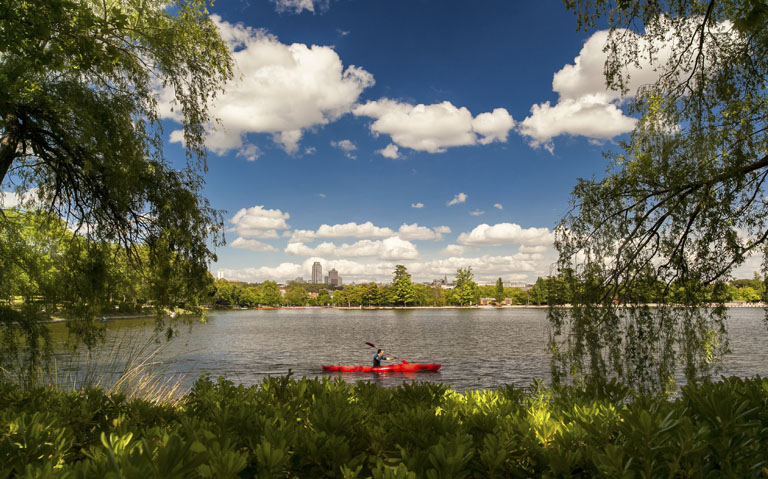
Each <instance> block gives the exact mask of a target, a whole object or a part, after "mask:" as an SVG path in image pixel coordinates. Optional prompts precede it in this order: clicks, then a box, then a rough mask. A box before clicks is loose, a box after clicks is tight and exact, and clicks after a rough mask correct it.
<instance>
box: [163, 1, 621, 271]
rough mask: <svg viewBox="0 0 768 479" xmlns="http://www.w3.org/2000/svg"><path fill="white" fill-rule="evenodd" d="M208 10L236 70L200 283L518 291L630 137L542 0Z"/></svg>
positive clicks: (220, 108) (212, 174) (216, 163)
mask: <svg viewBox="0 0 768 479" xmlns="http://www.w3.org/2000/svg"><path fill="white" fill-rule="evenodd" d="M212 13H213V14H214V15H215V19H216V21H217V23H218V24H219V27H220V29H221V31H222V33H223V35H224V36H225V38H226V39H227V40H228V41H229V42H230V45H231V46H232V50H233V52H234V57H235V60H236V62H237V66H238V72H237V76H238V78H237V79H236V81H234V82H233V83H232V84H230V85H228V87H227V93H226V94H225V95H224V96H223V97H222V98H220V99H219V100H218V101H217V102H216V103H215V104H214V106H213V113H214V115H216V116H217V117H218V118H219V119H220V121H221V122H220V124H218V125H216V126H215V129H216V131H215V132H213V133H212V134H211V136H210V137H209V141H208V146H209V148H210V150H211V154H210V158H209V163H208V164H209V173H208V174H207V176H206V181H207V186H206V189H205V194H206V196H207V197H208V198H209V199H210V201H211V203H212V205H213V206H214V207H215V208H218V209H222V210H226V213H225V220H226V222H227V225H226V227H227V233H226V236H227V242H228V244H227V246H225V247H222V248H220V249H219V250H218V256H219V261H218V262H217V263H215V264H213V265H212V266H211V269H212V271H213V272H214V274H218V273H219V272H221V273H222V274H223V276H224V277H226V278H229V279H236V280H246V281H263V280H267V279H269V280H277V281H279V282H284V281H287V280H290V279H293V278H295V277H298V276H301V277H304V278H305V279H306V278H309V277H311V264H312V263H313V262H314V261H320V262H321V263H322V264H323V267H324V271H327V270H329V269H330V268H332V267H335V268H336V269H337V270H338V271H339V273H340V275H341V276H342V277H343V278H344V282H345V283H351V282H361V281H371V280H375V281H387V280H389V279H390V278H391V275H392V271H393V269H394V265H396V264H405V265H406V266H407V267H408V269H409V271H411V273H412V274H413V277H414V279H415V280H418V281H428V280H431V279H433V278H437V277H442V276H444V275H447V276H448V277H449V278H450V277H453V276H454V274H455V272H456V269H457V268H458V267H463V266H471V267H472V268H473V271H474V272H475V275H476V277H477V279H478V280H479V281H480V282H492V281H494V280H495V279H496V278H498V277H502V278H503V279H504V280H507V281H535V279H536V277H537V276H545V275H547V274H548V273H549V272H550V266H551V264H552V262H553V261H554V259H555V254H554V249H553V247H552V230H553V228H554V226H555V225H556V224H557V221H558V219H559V218H560V217H561V216H562V215H563V213H565V212H566V211H567V209H568V198H569V195H570V192H571V190H572V188H573V186H574V185H575V183H576V179H577V178H578V177H589V176H592V175H594V174H597V175H600V174H602V172H603V171H604V169H605V165H606V160H605V159H604V158H603V157H602V155H601V152H602V151H604V150H606V149H611V148H615V142H616V140H617V139H620V138H621V135H622V134H625V133H626V132H627V131H629V130H630V129H631V127H632V124H633V120H632V119H631V118H629V117H627V116H625V115H624V114H623V113H622V109H623V108H624V106H625V102H624V99H621V98H619V97H618V95H616V94H613V93H610V92H606V91H605V88H604V81H603V78H602V62H603V60H604V57H603V56H602V55H603V54H602V52H601V49H600V48H592V51H591V52H588V51H586V49H585V44H586V42H587V41H588V40H589V39H590V38H593V35H594V33H595V32H587V33H584V32H578V31H577V29H576V20H575V17H574V16H573V14H571V13H570V12H568V11H566V10H565V8H564V7H563V5H562V3H561V2H559V1H541V2H508V1H478V2H462V1H431V0H416V1H414V0H410V1H379V0H338V1H323V2H317V1H310V0H277V1H275V0H273V1H270V0H251V1H250V2H246V1H243V2H231V1H230V2H218V3H217V4H216V5H215V7H214V8H213V10H212ZM594 38H595V41H597V40H598V38H597V37H594ZM598 47H599V45H598ZM582 49H585V51H584V52H582ZM577 57H579V58H578V59H577ZM569 65H570V66H569ZM558 72H561V74H560V77H561V79H560V80H559V81H558V82H556V85H553V80H554V79H555V76H556V74H558ZM630 94H631V93H630ZM166 106H167V105H164V106H163V108H165V107H166ZM532 109H534V110H536V111H535V112H534V110H532ZM166 113H167V115H166V116H167V120H166V121H167V125H166V131H167V133H168V140H169V144H168V149H167V151H168V155H169V157H171V158H172V159H174V158H175V159H181V158H182V154H183V151H182V148H181V145H180V144H179V143H178V142H176V139H177V136H176V135H178V133H174V130H176V129H178V124H176V123H175V122H174V121H173V117H172V114H171V113H168V112H166Z"/></svg>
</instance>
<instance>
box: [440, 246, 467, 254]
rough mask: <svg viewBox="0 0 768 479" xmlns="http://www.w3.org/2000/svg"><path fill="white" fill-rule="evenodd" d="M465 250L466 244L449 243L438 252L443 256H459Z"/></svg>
mask: <svg viewBox="0 0 768 479" xmlns="http://www.w3.org/2000/svg"><path fill="white" fill-rule="evenodd" d="M466 251H467V247H466V246H461V245H458V244H449V245H448V246H446V247H445V248H443V250H442V251H441V252H440V254H442V255H445V256H461V255H463V254H464V252H466Z"/></svg>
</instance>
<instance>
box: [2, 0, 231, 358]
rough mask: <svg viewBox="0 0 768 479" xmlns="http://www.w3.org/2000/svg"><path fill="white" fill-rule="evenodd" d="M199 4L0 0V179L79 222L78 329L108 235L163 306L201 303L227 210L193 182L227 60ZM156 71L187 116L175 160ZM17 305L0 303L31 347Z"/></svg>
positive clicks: (94, 293)
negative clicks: (167, 153) (165, 137)
mask: <svg viewBox="0 0 768 479" xmlns="http://www.w3.org/2000/svg"><path fill="white" fill-rule="evenodd" d="M206 6H207V3H206V2H205V0H168V1H163V0H158V1H153V2H147V1H142V0H125V1H117V0H105V1H95V0H46V1H45V2H36V1H29V0H0V185H2V187H3V189H7V188H11V189H13V190H15V191H16V192H17V193H18V194H19V195H22V194H25V195H26V196H31V197H32V200H31V201H28V202H27V203H26V205H25V206H26V207H27V208H31V207H32V203H34V205H39V206H43V205H44V207H45V208H46V209H47V211H48V212H49V213H52V214H53V215H55V216H58V217H61V218H66V220H67V222H68V224H69V226H71V227H72V228H73V229H75V230H76V231H77V238H75V239H74V240H73V241H75V242H76V243H77V246H78V248H79V252H77V251H75V250H74V249H73V250H72V251H71V254H72V256H71V258H72V259H75V258H78V257H79V258H80V260H82V261H83V263H82V264H74V265H71V266H72V267H73V269H70V271H69V272H68V275H69V277H70V278H73V279H74V280H75V281H76V282H75V283H72V284H70V286H72V287H73V288H80V290H81V292H82V294H84V295H86V296H84V297H83V300H82V301H80V302H79V303H78V304H76V305H75V306H77V308H76V309H74V310H72V311H71V313H73V314H76V313H80V314H81V316H80V319H83V320H85V322H83V323H82V325H81V326H83V327H84V328H85V329H87V328H86V326H87V325H89V324H91V323H92V322H91V321H90V319H91V317H88V316H87V315H89V314H91V312H92V310H93V308H92V306H95V304H94V303H93V301H87V300H88V299H94V298H96V297H103V295H102V293H104V292H105V291H106V290H107V285H106V282H107V278H108V275H107V274H106V273H107V271H108V268H107V265H108V262H109V260H108V257H107V255H106V254H105V252H106V251H107V250H108V249H110V248H112V246H111V245H119V246H120V247H123V248H126V249H127V250H128V251H129V253H130V256H131V259H132V262H131V266H132V267H133V266H135V265H136V262H137V260H139V259H141V258H144V259H145V260H146V263H145V267H146V271H144V272H143V273H142V274H144V275H146V276H147V277H148V281H149V283H150V287H149V288H148V289H147V291H148V292H149V294H150V295H151V298H150V299H151V301H152V302H153V304H154V305H155V306H156V308H157V310H158V311H161V310H162V309H163V308H164V307H166V306H172V305H176V304H178V303H179V302H188V303H190V304H192V303H195V302H197V301H198V300H199V298H200V297H201V295H202V294H203V293H204V292H205V291H207V289H208V288H209V287H210V284H211V283H210V278H209V277H208V274H207V265H208V263H209V262H210V261H212V260H215V255H214V253H213V250H212V248H211V245H213V246H214V247H215V246H216V245H219V244H220V243H221V235H220V230H221V224H222V221H221V216H220V214H219V213H218V212H217V211H215V210H213V209H212V208H211V207H210V206H209V204H208V202H207V200H205V198H204V197H203V196H202V194H201V191H202V187H203V180H202V176H201V175H202V173H203V172H204V170H205V168H206V166H205V163H206V153H205V147H204V140H205V129H206V126H207V125H208V124H209V123H210V121H211V118H210V117H209V114H208V105H209V103H210V100H211V99H212V98H213V97H214V96H215V95H216V93H217V92H219V91H220V90H221V88H222V87H223V85H224V83H225V82H226V81H227V80H228V79H230V78H231V77H232V62H231V58H230V54H229V51H228V48H227V45H226V43H225V42H224V40H223V39H222V38H221V37H220V35H219V32H218V30H217V28H216V26H215V24H214V23H213V21H212V20H211V19H210V18H209V17H208V12H207V10H206ZM157 85H161V86H162V87H166V88H168V89H169V91H172V92H173V97H174V99H175V102H176V103H175V115H176V118H177V119H178V120H179V121H180V122H181V123H182V125H183V131H184V144H185V146H186V151H187V162H186V165H183V166H182V169H181V170H177V169H175V168H174V167H173V166H171V165H170V164H169V162H168V161H166V159H165V158H164V156H163V141H162V128H161V125H160V121H159V113H158V103H157V95H156V88H157ZM5 218H6V217H5V216H4V215H0V229H2V230H3V234H4V235H7V236H11V235H13V234H15V233H16V231H17V230H15V229H14V228H13V227H12V225H9V223H8V221H6V219H5ZM82 240H85V241H87V242H88V244H85V243H81V241H82ZM9 241H11V242H13V243H15V242H16V240H15V239H12V238H9ZM140 248H147V250H146V254H143V253H140V252H139V251H138V250H139V249H140ZM38 272H39V271H38V270H28V271H26V272H25V274H28V275H34V274H37V273H38ZM82 275H86V276H85V277H84V276H82ZM181 276H185V278H184V279H183V280H182V279H180V277H181ZM100 283H101V284H100ZM86 304H88V305H89V307H88V308H83V307H84V306H85V305H86ZM16 313H19V311H2V312H0V317H2V318H3V319H8V318H12V319H11V320H9V321H5V324H7V325H11V326H12V327H14V328H19V327H21V328H22V329H23V328H26V333H25V335H26V336H25V337H27V338H28V339H29V343H30V347H32V348H33V349H35V350H36V349H37V347H36V346H34V344H35V343H37V342H38V339H40V338H39V337H38V336H37V335H36V334H34V333H33V331H34V330H36V329H35V328H33V327H32V326H31V322H32V321H35V320H36V319H37V318H36V317H35V312H34V311H32V310H28V311H27V310H24V311H22V312H21V313H22V314H23V316H24V318H25V319H24V321H21V318H20V317H19V315H18V314H16ZM70 317H73V316H70Z"/></svg>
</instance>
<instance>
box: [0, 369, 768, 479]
mask: <svg viewBox="0 0 768 479" xmlns="http://www.w3.org/2000/svg"><path fill="white" fill-rule="evenodd" d="M628 391H629V390H628V389H627V388H624V387H622V386H620V385H619V384H618V383H615V382H613V383H607V384H606V387H605V389H604V390H603V391H602V392H601V393H600V394H599V395H597V396H596V395H595V392H594V391H588V390H584V389H579V388H574V387H559V388H556V389H546V388H544V387H543V386H542V385H541V384H540V383H536V384H534V385H532V386H531V387H529V388H528V389H517V388H514V387H511V386H507V387H502V388H499V389H498V390H495V391H470V392H467V393H464V394H460V393H457V392H455V391H452V390H450V389H448V388H446V387H445V386H443V385H439V384H430V383H410V384H408V383H407V384H403V385H402V386H399V387H397V388H390V389H386V388H380V387H377V386H375V385H373V384H371V383H366V382H359V383H357V384H347V383H344V382H343V381H341V380H329V379H325V380H316V379H299V380H293V379H291V378H290V377H281V378H268V379H266V380H265V381H264V382H263V383H262V384H261V385H260V386H259V387H256V386H254V387H244V386H242V385H235V384H234V383H232V382H230V381H226V380H223V379H218V380H217V381H213V380H211V379H210V378H209V377H207V376H204V377H202V378H200V379H199V380H198V381H197V382H196V384H195V386H194V387H193V389H192V391H191V392H190V393H189V395H188V396H187V397H185V399H184V400H183V401H182V402H181V403H180V405H178V406H173V407H170V406H163V405H157V404H150V403H147V402H144V401H140V400H131V401H127V400H125V399H124V398H122V397H120V396H114V397H110V396H106V395H104V393H103V392H101V391H100V390H97V389H93V390H89V391H87V392H86V393H71V392H67V393H65V392H60V391H55V390H50V389H40V390H36V391H30V392H22V391H21V390H20V389H18V387H17V386H14V385H10V384H0V464H2V466H0V467H2V468H3V469H1V470H0V472H2V473H3V475H4V476H11V477H18V476H22V475H29V476H35V477H150V478H165V477H169V478H176V477H178V478H195V477H197V478H209V477H210V478H213V477H216V478H237V477H244V478H245V477H256V478H283V477H345V478H376V479H378V478H397V479H413V478H416V477H425V478H479V477H483V478H494V477H498V478H500V477H762V476H761V474H764V473H765V471H766V470H768V469H767V468H766V467H767V463H766V459H765V453H764V452H765V448H766V446H768V434H766V431H768V412H767V411H768V380H765V379H760V378H755V379H750V380H744V379H738V378H728V379H724V380H723V381H721V382H716V383H706V384H703V385H699V386H697V385H688V386H685V387H684V388H683V389H682V391H681V394H680V396H679V397H678V398H676V399H668V398H664V397H659V396H649V395H637V394H636V395H634V396H629V395H628Z"/></svg>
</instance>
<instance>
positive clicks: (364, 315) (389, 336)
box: [55, 308, 768, 391]
mask: <svg viewBox="0 0 768 479" xmlns="http://www.w3.org/2000/svg"><path fill="white" fill-rule="evenodd" d="M763 314H764V312H763V310H762V309H760V308H744V309H732V310H731V312H730V320H729V331H730V340H731V349H732V351H733V354H731V355H730V356H729V357H728V358H727V359H726V361H725V364H724V371H723V374H726V375H738V376H754V375H756V374H759V375H761V376H768V348H766V347H765V345H766V344H768V330H766V328H765V326H764V324H763ZM55 327H56V328H58V331H59V332H60V333H61V332H63V327H61V326H59V325H56V326H55ZM107 327H108V330H109V332H110V338H112V339H113V340H114V339H115V338H125V337H127V336H130V337H133V338H135V337H145V338H148V337H150V335H151V333H152V330H153V327H154V322H153V320H144V319H140V320H119V321H111V322H109V323H108V324H107ZM547 328H548V323H547V319H546V310H543V309H437V310H370V311H369V310H334V309H284V310H253V311H231V312H218V313H212V314H210V315H209V316H208V322H207V324H196V325H194V326H193V327H191V328H187V327H185V326H181V328H180V329H181V334H180V335H179V337H178V338H176V339H175V340H173V341H172V342H170V343H168V344H167V345H166V347H164V349H163V351H162V353H161V357H162V358H163V361H164V363H165V364H166V366H167V367H168V370H169V371H170V372H173V373H182V374H185V375H187V376H188V378H189V383H191V382H192V381H193V380H194V379H195V378H196V377H197V376H199V375H200V374H201V373H203V372H209V373H210V374H211V375H212V376H214V377H218V376H224V377H226V378H229V379H232V380H234V381H236V382H239V383H243V384H246V385H251V384H257V383H260V382H261V381H262V379H263V378H264V377H266V376H268V375H273V376H276V375H284V374H286V373H287V372H288V369H291V370H292V371H293V372H294V374H295V375H297V376H308V377H329V376H330V377H334V376H335V375H338V374H339V373H325V372H323V370H322V368H321V365H323V364H362V365H368V364H369V363H370V362H371V359H372V357H373V355H374V353H375V350H373V349H371V348H370V347H369V346H366V345H365V344H364V343H365V342H366V341H368V342H371V343H374V344H376V345H377V346H379V347H382V348H384V349H385V351H386V352H387V354H389V355H393V356H397V357H399V358H401V359H404V360H406V361H409V362H412V363H440V364H442V365H443V366H442V369H441V370H440V371H439V372H427V373H410V374H407V373H390V374H387V375H384V374H375V375H372V374H364V373H345V374H342V377H343V378H344V379H345V380H348V381H357V380H371V381H373V382H376V383H378V384H381V385H383V386H393V385H397V384H400V383H402V382H404V381H411V380H414V379H418V380H427V381H434V382H441V383H446V384H449V385H451V386H452V387H454V388H455V389H458V390H460V391H464V390H468V389H479V388H495V387H497V386H500V385H504V384H515V385H518V386H524V385H528V384H530V383H531V381H532V380H534V379H544V380H545V381H547V380H548V379H549V356H548V354H547V351H546V343H547Z"/></svg>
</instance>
